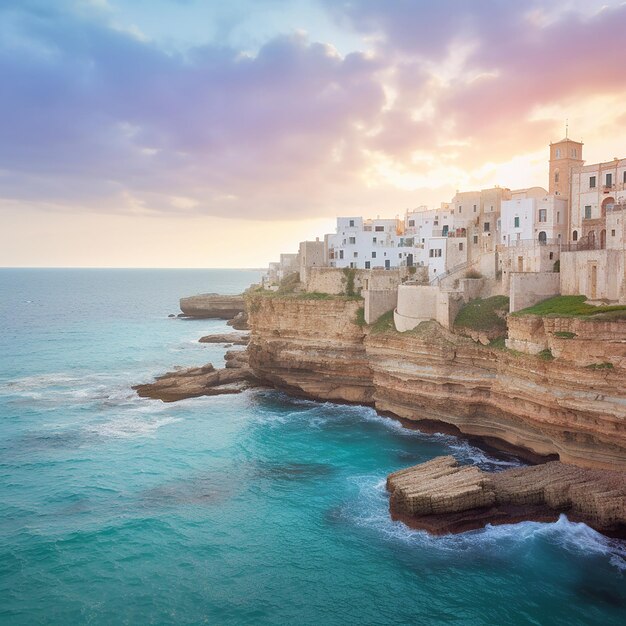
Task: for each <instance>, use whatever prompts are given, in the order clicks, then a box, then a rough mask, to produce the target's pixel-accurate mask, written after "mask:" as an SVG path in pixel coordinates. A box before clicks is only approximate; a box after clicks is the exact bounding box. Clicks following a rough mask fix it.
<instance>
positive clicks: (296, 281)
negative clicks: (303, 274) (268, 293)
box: [277, 272, 300, 295]
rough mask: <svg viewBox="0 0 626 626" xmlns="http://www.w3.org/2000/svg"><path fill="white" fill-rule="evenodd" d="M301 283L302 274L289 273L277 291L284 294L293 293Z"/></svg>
mask: <svg viewBox="0 0 626 626" xmlns="http://www.w3.org/2000/svg"><path fill="white" fill-rule="evenodd" d="M299 285H300V274H299V273H298V272H292V273H291V274H287V276H285V277H284V278H283V279H282V280H281V281H280V283H279V284H278V291H277V293H279V294H281V295H283V294H286V293H293V292H294V291H295V290H296V287H298V286H299Z"/></svg>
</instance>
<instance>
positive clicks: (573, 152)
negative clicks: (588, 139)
mask: <svg viewBox="0 0 626 626" xmlns="http://www.w3.org/2000/svg"><path fill="white" fill-rule="evenodd" d="M572 156H573V157H574V158H576V157H577V156H578V150H576V148H572ZM550 258H552V257H550Z"/></svg>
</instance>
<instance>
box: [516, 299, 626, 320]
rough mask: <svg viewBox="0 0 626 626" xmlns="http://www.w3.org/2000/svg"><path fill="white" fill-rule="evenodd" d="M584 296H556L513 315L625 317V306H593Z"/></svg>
mask: <svg viewBox="0 0 626 626" xmlns="http://www.w3.org/2000/svg"><path fill="white" fill-rule="evenodd" d="M586 299H587V298H586V297H585V296H556V297H555V298H550V299H549V300H544V301H543V302H539V304H535V305H534V306H531V307H528V308H527V309H522V310H521V311H517V312H516V313H512V315H514V316H520V315H541V316H543V317H585V318H591V317H593V318H595V319H626V306H624V305H610V306H593V305H592V304H586V303H585V300H586Z"/></svg>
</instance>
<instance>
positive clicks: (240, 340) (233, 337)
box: [198, 333, 250, 346]
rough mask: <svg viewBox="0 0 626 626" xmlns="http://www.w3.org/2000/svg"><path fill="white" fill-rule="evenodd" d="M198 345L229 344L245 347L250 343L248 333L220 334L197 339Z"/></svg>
mask: <svg viewBox="0 0 626 626" xmlns="http://www.w3.org/2000/svg"><path fill="white" fill-rule="evenodd" d="M198 341H199V342H200V343H230V344H232V345H234V346H247V345H248V342H249V341H250V335H249V334H248V333H222V334H216V335H206V336H205V337H200V339H198Z"/></svg>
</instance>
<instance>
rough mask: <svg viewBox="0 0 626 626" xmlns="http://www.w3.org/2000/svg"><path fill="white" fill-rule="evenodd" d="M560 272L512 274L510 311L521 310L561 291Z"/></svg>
mask: <svg viewBox="0 0 626 626" xmlns="http://www.w3.org/2000/svg"><path fill="white" fill-rule="evenodd" d="M560 287H561V278H560V275H559V273H558V272H514V273H512V274H510V283H509V299H510V303H511V304H510V309H509V310H510V311H511V313H514V312H515V311H521V310H522V309H525V308H526V307H529V306H533V304H537V303H538V302H541V301H542V300H547V299H548V298H552V297H554V296H558V295H559V293H560Z"/></svg>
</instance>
